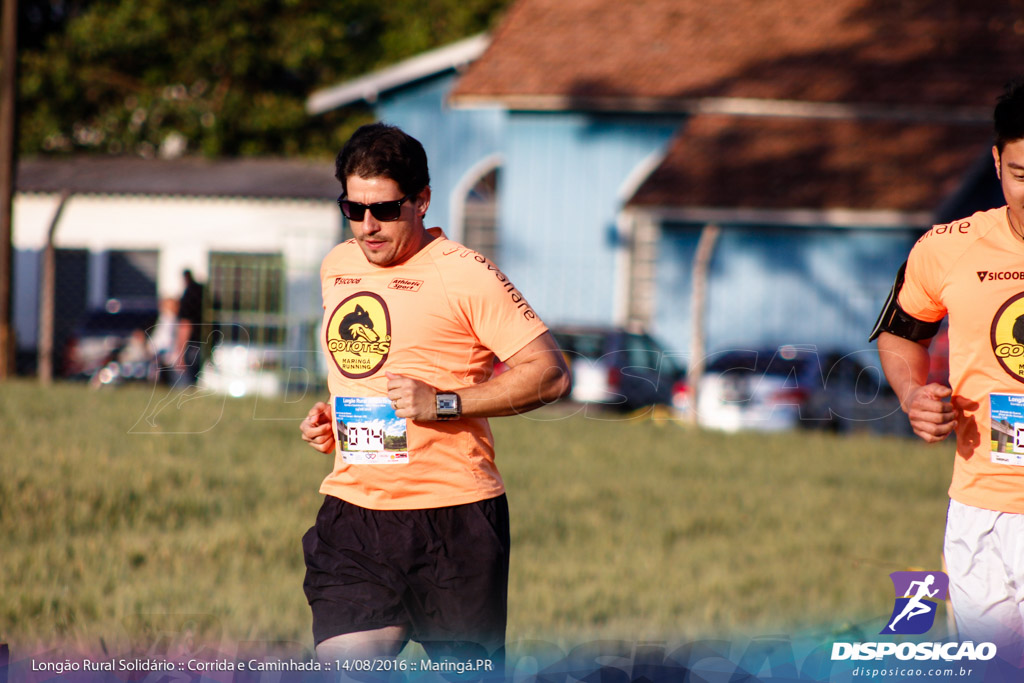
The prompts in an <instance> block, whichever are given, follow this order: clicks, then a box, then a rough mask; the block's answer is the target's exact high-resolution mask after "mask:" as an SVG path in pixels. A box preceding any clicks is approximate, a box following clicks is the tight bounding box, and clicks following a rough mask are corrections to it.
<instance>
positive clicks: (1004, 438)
mask: <svg viewBox="0 0 1024 683" xmlns="http://www.w3.org/2000/svg"><path fill="white" fill-rule="evenodd" d="M989 406H990V408H989V410H990V411H991V424H992V462H995V463H999V464H1000V465H1024V394H990V395H989Z"/></svg>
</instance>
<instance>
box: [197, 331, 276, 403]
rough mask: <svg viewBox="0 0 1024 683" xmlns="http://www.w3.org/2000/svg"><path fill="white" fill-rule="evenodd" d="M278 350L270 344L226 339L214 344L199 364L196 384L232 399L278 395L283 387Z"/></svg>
mask: <svg viewBox="0 0 1024 683" xmlns="http://www.w3.org/2000/svg"><path fill="white" fill-rule="evenodd" d="M282 353H283V352H282V351H281V350H280V349H278V348H274V347H265V346H250V345H249V344H238V343H228V342H225V343H221V344H218V345H217V346H215V347H214V348H213V351H212V352H211V353H210V359H209V360H208V361H207V362H206V363H205V364H204V365H203V371H202V372H201V373H200V374H199V386H200V387H201V388H203V389H208V390H210V391H213V392H216V393H218V394H227V395H229V396H233V397H235V398H241V397H242V396H253V395H255V396H260V397H263V398H269V397H271V396H278V395H280V394H281V393H282V391H283V390H284V387H283V386H282V384H283V383H282V381H281V356H282Z"/></svg>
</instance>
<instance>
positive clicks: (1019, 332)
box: [899, 207, 1024, 513]
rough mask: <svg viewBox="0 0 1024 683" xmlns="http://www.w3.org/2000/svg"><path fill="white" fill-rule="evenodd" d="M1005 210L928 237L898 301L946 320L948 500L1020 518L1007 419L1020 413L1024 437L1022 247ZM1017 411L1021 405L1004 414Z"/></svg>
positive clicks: (1022, 473) (1020, 459)
mask: <svg viewBox="0 0 1024 683" xmlns="http://www.w3.org/2000/svg"><path fill="white" fill-rule="evenodd" d="M1006 211H1007V209H1006V207H1001V208H998V209H992V210H990V211H983V212H978V213H976V214H974V215H973V216H970V217H969V218H965V219H963V220H960V221H954V222H952V223H949V224H946V225H936V226H934V227H933V228H932V229H931V230H929V231H928V232H927V233H926V234H925V235H924V236H923V237H921V239H920V240H918V242H917V244H916V245H915V246H914V248H913V250H911V252H910V258H909V260H908V262H907V271H906V280H905V282H904V285H903V289H902V290H901V291H900V294H899V303H900V306H902V307H903V310H905V311H906V312H907V313H908V314H910V315H912V316H914V317H915V318H918V319H919V320H923V321H925V322H935V321H938V320H941V319H942V318H943V317H945V316H946V315H948V316H949V382H950V386H951V387H952V389H953V397H952V404H953V407H954V410H955V411H956V418H957V424H956V435H957V452H956V461H955V464H954V467H953V482H952V485H951V486H950V489H949V495H950V498H952V499H954V500H957V501H959V502H961V503H965V504H967V505H973V506H974V507H979V508H984V509H988V510H998V511H1002V512H1013V513H1024V439H1020V442H1021V445H1020V453H1021V455H1019V456H1018V455H1016V453H1015V451H1014V448H1015V446H1014V436H1013V430H1014V423H1015V422H1016V421H1015V420H1013V419H1012V418H1011V419H1009V420H1006V419H1005V418H1004V416H1006V415H1009V416H1012V415H1013V414H1014V413H1015V412H1019V414H1020V415H1021V421H1020V423H1019V425H1020V429H1021V430H1022V431H1021V433H1022V435H1024V243H1022V242H1020V241H1019V240H1017V239H1016V238H1015V237H1014V235H1013V233H1012V232H1011V230H1010V226H1009V224H1008V223H1007V218H1006ZM1018 319H1019V320H1020V321H1021V323H1020V324H1019V325H1017V324H1016V323H1017V321H1018ZM1011 404H1012V405H1020V406H1021V407H1020V408H1019V409H1017V408H1013V407H1010V408H1009V410H1008V411H1007V410H1005V409H1006V408H1007V407H1008V406H1011ZM993 411H996V415H997V420H996V422H997V425H996V426H997V429H996V430H995V431H993V429H992V420H991V416H992V414H993ZM1001 435H1002V436H1001Z"/></svg>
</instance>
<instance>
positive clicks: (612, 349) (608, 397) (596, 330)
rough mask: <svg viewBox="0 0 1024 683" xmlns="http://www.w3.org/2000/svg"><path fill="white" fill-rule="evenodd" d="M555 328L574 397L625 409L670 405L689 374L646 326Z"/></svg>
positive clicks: (582, 401) (590, 402) (583, 400)
mask: <svg viewBox="0 0 1024 683" xmlns="http://www.w3.org/2000/svg"><path fill="white" fill-rule="evenodd" d="M551 333H552V335H553V336H554V338H555V341H557V342H558V345H559V347H560V348H561V349H562V353H563V354H564V355H565V358H566V362H567V363H568V365H569V369H570V370H571V371H572V391H571V393H570V395H569V398H570V400H572V401H576V402H579V403H588V404H599V405H601V406H602V407H606V408H610V409H613V410H627V411H628V410H635V409H637V408H642V407H645V406H650V405H657V404H666V405H668V404H671V403H672V393H673V387H674V386H675V387H677V388H678V383H679V382H680V381H681V380H682V378H683V377H684V375H685V372H684V370H683V369H682V368H681V367H680V365H679V364H678V363H677V362H676V360H677V358H676V357H675V356H673V354H672V353H670V352H669V351H667V350H666V349H665V348H664V347H663V346H661V345H660V344H659V343H658V342H657V341H656V340H655V339H654V338H653V337H651V336H650V335H648V334H647V333H645V332H642V331H631V330H627V329H625V328H623V327H615V326H562V327H557V326H556V327H553V328H552V329H551Z"/></svg>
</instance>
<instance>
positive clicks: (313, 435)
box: [299, 401, 334, 453]
mask: <svg viewBox="0 0 1024 683" xmlns="http://www.w3.org/2000/svg"><path fill="white" fill-rule="evenodd" d="M299 430H300V431H301V432H302V440H303V441H305V442H306V443H308V444H309V445H310V446H312V447H313V448H315V449H317V450H318V451H320V452H321V453H331V452H333V451H334V429H333V428H332V426H331V408H330V406H328V405H327V404H326V403H324V402H323V401H321V402H319V403H317V404H316V405H314V406H313V407H312V408H310V409H309V414H308V415H306V419H304V420H303V421H302V424H300V425H299Z"/></svg>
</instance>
